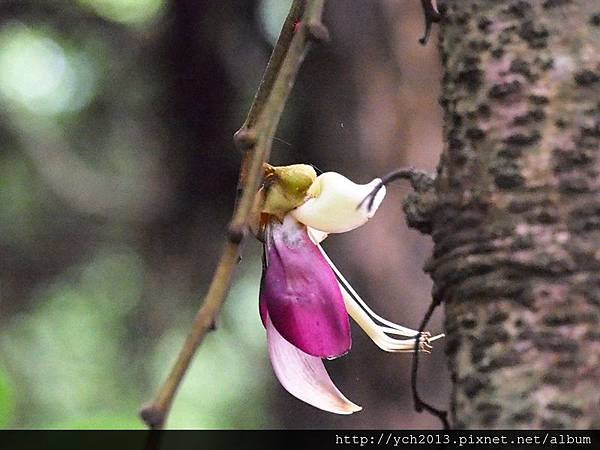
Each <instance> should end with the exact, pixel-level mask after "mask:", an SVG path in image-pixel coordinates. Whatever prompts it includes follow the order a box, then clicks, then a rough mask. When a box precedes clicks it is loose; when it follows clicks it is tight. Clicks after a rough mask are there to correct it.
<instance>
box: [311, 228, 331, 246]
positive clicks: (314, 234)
mask: <svg viewBox="0 0 600 450" xmlns="http://www.w3.org/2000/svg"><path fill="white" fill-rule="evenodd" d="M306 231H307V232H308V237H309V238H310V240H311V241H313V242H314V244H315V245H319V244H320V243H321V242H323V241H324V240H325V239H326V238H327V236H329V234H328V233H325V232H324V231H319V230H315V229H314V228H311V227H306Z"/></svg>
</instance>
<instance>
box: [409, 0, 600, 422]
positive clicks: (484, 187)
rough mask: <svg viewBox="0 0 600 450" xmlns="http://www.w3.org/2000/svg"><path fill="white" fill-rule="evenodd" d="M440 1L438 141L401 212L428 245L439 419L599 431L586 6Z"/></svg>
mask: <svg viewBox="0 0 600 450" xmlns="http://www.w3.org/2000/svg"><path fill="white" fill-rule="evenodd" d="M446 5H447V7H446V10H445V11H444V18H443V20H442V24H441V27H442V28H441V36H442V37H441V44H440V48H441V56H442V62H443V66H444V78H443V94H442V105H443V108H444V112H445V121H446V128H445V142H446V146H445V149H444V152H443V155H442V159H441V162H440V165H439V168H438V175H437V178H436V181H435V184H434V186H433V188H432V190H431V191H429V192H426V193H425V194H423V193H422V194H420V195H414V196H413V197H412V198H411V199H409V204H408V205H407V206H408V208H407V212H408V213H409V221H412V223H413V225H415V226H416V227H417V228H419V229H420V230H421V231H424V232H427V233H430V234H431V235H432V237H433V240H434V243H435V248H434V254H433V256H432V258H431V260H430V262H429V263H428V264H427V267H426V270H428V271H429V272H430V274H431V276H432V278H433V280H434V283H435V285H434V298H435V299H437V300H438V301H442V302H443V303H444V304H445V307H446V324H445V325H446V332H447V342H446V352H447V355H448V358H449V366H450V370H451V374H452V381H453V385H454V387H453V393H452V399H451V404H452V420H453V425H454V426H455V427H456V428H590V427H595V428H598V427H600V329H599V328H598V324H599V322H600V179H599V178H598V172H599V170H600V157H599V156H600V155H599V153H600V6H599V5H598V2H595V1H589V0H544V1H542V0H539V1H538V0H530V1H524V0H518V1H517V0H515V1H510V2H498V1H491V0H461V1H457V0H453V1H447V2H446Z"/></svg>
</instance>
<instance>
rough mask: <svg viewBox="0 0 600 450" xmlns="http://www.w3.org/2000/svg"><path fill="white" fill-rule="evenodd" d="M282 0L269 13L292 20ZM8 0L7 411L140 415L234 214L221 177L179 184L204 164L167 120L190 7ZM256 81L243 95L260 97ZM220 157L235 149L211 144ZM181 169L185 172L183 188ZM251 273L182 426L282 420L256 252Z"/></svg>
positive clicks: (45, 416) (43, 418)
mask: <svg viewBox="0 0 600 450" xmlns="http://www.w3.org/2000/svg"><path fill="white" fill-rule="evenodd" d="M282 3H285V2H282ZM284 6H285V5H284ZM271 7H272V8H273V17H271V12H270V10H271ZM271 7H269V8H267V9H265V8H263V9H262V10H261V14H262V16H263V17H262V19H261V21H262V20H263V19H264V20H267V21H270V22H269V23H272V24H273V23H274V21H275V22H276V21H280V20H282V16H281V9H280V8H275V7H274V5H271ZM0 8H7V10H8V13H9V14H6V15H0V17H2V19H1V20H0V105H1V106H2V109H1V112H0V204H1V205H2V207H1V208H0V259H1V260H2V261H3V263H2V265H1V266H0V304H1V305H2V311H3V314H2V317H1V324H2V327H1V329H0V351H1V356H0V427H17V428H21V427H24V428H30V427H35V428H140V427H142V423H141V421H140V420H139V418H138V411H139V408H140V405H141V404H142V403H143V402H145V401H148V400H149V399H150V396H151V395H152V394H153V393H154V391H155V389H156V388H157V387H158V385H159V384H160V382H161V381H162V380H163V379H164V377H165V376H166V374H167V371H168V369H169V368H170V364H171V363H172V362H173V360H174V358H175V357H176V355H177V353H178V351H179V349H180V347H181V345H182V342H183V340H184V339H185V336H186V334H187V332H188V330H189V327H190V325H191V318H192V317H193V315H194V313H195V310H196V308H197V307H198V303H199V301H200V299H201V296H202V293H203V292H204V291H205V290H206V288H207V285H206V283H207V281H208V276H209V275H210V272H211V270H212V267H211V265H209V264H207V266H206V267H203V268H199V267H198V263H197V261H198V260H199V259H202V256H201V255H200V254H198V253H197V252H198V250H200V252H205V253H206V254H211V255H213V256H212V257H214V255H215V253H216V251H215V250H216V248H215V249H213V248H211V245H213V241H214V238H213V237H214V234H215V232H216V230H218V229H222V228H223V223H222V217H223V216H224V214H223V212H222V211H221V209H222V207H221V206H220V205H218V204H215V203H214V199H215V196H214V193H213V192H210V191H207V192H202V191H194V190H193V188H192V191H193V192H194V194H195V195H196V197H195V198H194V200H193V201H192V202H189V201H187V200H185V199H184V198H181V199H180V200H179V201H178V200H177V196H178V195H179V196H181V197H185V196H186V193H185V189H189V188H188V187H186V184H185V183H186V181H185V177H186V176H190V177H193V178H194V179H195V178H196V177H197V174H196V173H192V172H190V173H189V174H187V173H186V172H185V171H183V170H182V167H181V166H182V165H183V164H185V158H187V156H183V157H182V158H181V160H180V161H178V158H179V156H178V153H177V151H174V150H173V148H172V144H171V145H169V146H168V145H166V144H165V141H166V140H167V135H168V133H167V134H164V131H165V130H166V129H167V127H168V126H169V125H168V122H169V119H167V120H166V123H163V122H162V119H163V118H164V115H165V114H167V113H168V112H169V111H171V113H172V111H173V110H176V109H177V108H178V106H177V105H178V102H179V100H178V99H177V98H175V97H173V94H172V92H170V91H169V89H172V86H173V84H174V83H175V84H176V83H177V80H178V77H179V76H180V74H178V73H171V72H169V70H167V68H166V67H164V64H165V62H164V61H161V60H160V57H159V56H158V55H161V54H163V55H164V53H163V52H164V50H161V48H162V46H163V45H171V44H169V42H170V40H171V39H173V38H172V34H171V33H175V34H176V33H177V30H176V29H175V28H173V29H171V30H166V29H165V23H168V22H169V21H172V20H173V18H174V17H176V13H175V12H174V11H173V6H172V5H168V4H167V2H166V1H165V0H76V1H75V0H73V1H70V0H64V1H62V2H59V1H53V2H39V3H34V4H31V5H29V4H25V3H23V4H19V3H18V2H13V3H10V4H9V3H5V4H0ZM67 9H68V14H63V13H65V12H67ZM38 11H39V12H40V13H41V15H40V14H38ZM53 12H54V13H55V14H54V15H53ZM265 16H269V17H271V18H269V17H267V18H266V19H265ZM40 17H41V19H40ZM273 18H274V19H273ZM200 20H201V19H200ZM246 20H254V19H251V18H250V17H248V18H247V19H246ZM80 21H81V23H82V24H81V25H80V24H79V23H80ZM65 23H67V26H64V25H65ZM235 26H236V25H235V24H233V25H232V29H234V28H235ZM255 26H256V27H257V28H258V27H260V25H259V24H258V22H257V23H256V24H255ZM273 26H276V27H279V26H280V24H276V25H273ZM165 30H166V31H165ZM149 33H150V34H149ZM151 33H157V34H156V36H155V37H154V36H152V34H151ZM257 36H258V37H260V35H257ZM256 43H257V44H258V43H260V40H257V41H256ZM190 45H195V43H194V42H190ZM200 45H205V44H204V42H201V43H200ZM209 45H212V44H209ZM261 45H262V44H261ZM194 51H195V52H196V51H197V50H194ZM202 51H203V50H201V51H200V53H201V52H202ZM210 51H213V50H210ZM210 51H209V52H210ZM141 61H145V63H144V64H141V63H140V62H141ZM148 61H151V63H148ZM146 63H148V64H146ZM152 65H153V66H152ZM213 65H214V67H218V61H215V62H214V63H213ZM206 70H207V71H208V72H209V73H210V72H211V71H212V70H213V67H212V66H210V65H209V66H207V67H206ZM215 83H219V80H218V78H216V79H215ZM247 87H249V86H244V87H243V89H242V90H241V93H240V96H242V97H244V98H249V99H251V98H252V92H251V91H249V90H247V89H246V88H247ZM252 88H254V87H252ZM204 89H208V90H210V86H205V87H204ZM200 102H201V101H200ZM199 106H200V107H202V108H207V107H209V106H207V105H206V104H201V103H200V104H199ZM237 109H238V108H236V111H235V112H234V113H235V114H238V115H239V113H240V111H239V110H237ZM192 114H193V113H192ZM236 120H237V119H236ZM184 121H185V119H184ZM179 126H180V125H179ZM169 133H174V134H175V135H178V136H181V129H180V130H174V131H172V132H169ZM214 133H215V134H216V133H219V134H221V133H222V132H221V130H218V129H215V130H214ZM229 136H230V134H228V135H226V136H223V137H221V136H219V139H221V140H223V141H224V140H228V139H229ZM174 142H175V144H174V147H175V148H176V149H179V148H183V147H185V145H186V144H185V143H184V142H183V141H177V139H175V140H174ZM183 150H184V152H185V153H181V155H187V153H188V152H189V150H188V149H187V148H185V149H183ZM195 151H197V152H199V153H200V155H202V150H195ZM227 151H230V149H228V150H227ZM167 155H168V156H167ZM170 166H171V167H170ZM212 167H214V168H215V169H217V170H222V161H221V160H215V161H212V160H210V159H207V160H205V163H204V170H211V168H212ZM219 167H220V168H219ZM232 168H233V166H232ZM171 180H173V181H171ZM164 183H166V184H164ZM178 183H181V185H182V186H183V189H184V190H181V191H178V192H176V193H174V194H172V195H171V194H166V193H165V192H167V190H168V189H170V187H165V186H166V185H173V186H174V188H175V189H177V188H178ZM230 188H231V191H232V192H233V190H234V189H235V187H234V185H233V184H232V185H231V186H230ZM163 194H164V195H163ZM172 198H175V200H171V199H172ZM216 198H218V196H217V197H216ZM227 203H228V204H229V203H230V201H229V200H228V202H227ZM198 211H200V214H199V215H198V217H199V218H201V219H202V221H201V222H195V221H196V218H195V217H196V215H197V214H198ZM186 215H187V216H188V218H186V217H185V216H186ZM211 216H214V220H210V217H211ZM182 217H183V219H182ZM190 219H192V222H193V223H190ZM206 219H209V220H206ZM198 232H200V233H201V234H202V235H203V238H202V239H198V238H197V233H198ZM154 236H156V237H154ZM165 238H166V242H167V243H166V244H165V247H163V246H162V245H160V244H157V243H156V242H157V239H158V242H160V240H164V239H165ZM189 241H191V242H192V243H193V245H192V246H190V245H189V244H188V243H187V242H189ZM209 259H210V258H209ZM238 275H239V276H238V281H237V283H236V285H235V287H234V288H233V290H232V293H231V295H230V299H229V300H228V304H227V306H226V308H225V310H224V311H223V314H222V317H221V326H220V328H219V332H218V333H214V334H213V335H211V336H209V337H208V338H207V339H206V342H205V344H204V345H203V347H202V349H201V352H200V357H199V358H197V359H196V360H195V362H194V364H193V366H192V368H191V370H190V371H189V373H188V374H187V377H186V380H185V383H184V384H183V386H182V389H181V390H180V393H179V396H178V401H177V402H176V406H175V408H174V411H173V414H172V416H171V418H170V420H169V426H170V427H174V428H176V427H188V428H189V427H208V428H228V427H238V428H252V427H263V426H269V424H270V423H271V419H270V417H269V414H268V413H267V412H266V410H265V408H264V406H263V405H264V403H265V401H266V397H267V386H268V385H269V384H268V381H271V380H272V377H271V372H270V366H269V363H268V357H267V352H266V343H265V337H264V330H263V328H262V325H261V324H260V320H259V317H258V313H257V296H258V280H259V278H260V259H259V257H258V255H257V254H255V252H252V251H250V252H249V253H248V255H247V257H246V261H245V264H244V265H243V266H242V267H241V268H240V271H239V273H238ZM199 276H200V278H198V277H199ZM188 280H189V281H188ZM153 286H159V287H160V288H159V289H154V288H153Z"/></svg>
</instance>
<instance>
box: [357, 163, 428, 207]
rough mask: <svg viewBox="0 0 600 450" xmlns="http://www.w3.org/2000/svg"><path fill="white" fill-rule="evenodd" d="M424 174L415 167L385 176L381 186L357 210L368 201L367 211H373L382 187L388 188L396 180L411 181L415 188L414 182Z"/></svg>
mask: <svg viewBox="0 0 600 450" xmlns="http://www.w3.org/2000/svg"><path fill="white" fill-rule="evenodd" d="M421 174H423V172H420V171H417V170H416V169H415V168H414V167H407V168H405V169H398V170H395V171H393V172H391V173H389V174H387V175H386V176H384V177H383V178H382V179H381V181H380V182H379V184H377V186H375V187H374V188H373V190H372V191H371V192H369V194H368V195H367V196H366V197H365V198H363V199H362V200H361V202H360V203H359V204H358V206H357V207H356V209H359V208H360V207H361V206H362V205H363V204H364V203H365V202H367V201H368V205H367V209H368V210H369V211H371V210H372V209H373V203H374V202H375V197H376V196H377V193H378V192H379V191H380V190H381V188H382V187H384V186H387V185H388V184H390V183H391V182H393V181H396V180H409V181H410V182H411V184H413V186H414V180H415V178H416V177H417V176H419V175H421Z"/></svg>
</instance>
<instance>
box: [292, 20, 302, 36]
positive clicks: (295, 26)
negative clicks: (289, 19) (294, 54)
mask: <svg viewBox="0 0 600 450" xmlns="http://www.w3.org/2000/svg"><path fill="white" fill-rule="evenodd" d="M301 26H302V21H301V20H298V21H296V22H295V23H294V33H297V32H298V31H299V30H300V27H301Z"/></svg>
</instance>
